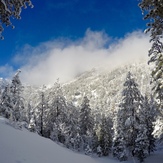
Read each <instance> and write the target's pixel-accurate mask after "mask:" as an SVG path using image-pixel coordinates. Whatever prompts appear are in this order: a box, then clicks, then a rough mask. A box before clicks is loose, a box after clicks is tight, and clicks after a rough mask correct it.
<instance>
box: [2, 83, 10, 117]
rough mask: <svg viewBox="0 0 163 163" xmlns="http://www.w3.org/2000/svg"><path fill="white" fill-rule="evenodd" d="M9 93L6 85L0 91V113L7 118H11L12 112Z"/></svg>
mask: <svg viewBox="0 0 163 163" xmlns="http://www.w3.org/2000/svg"><path fill="white" fill-rule="evenodd" d="M10 95H11V94H10V87H9V85H7V86H6V87H5V88H4V90H3V91H2V95H1V103H0V115H2V116H4V117H5V118H7V119H9V118H11V117H12V114H13V108H12V105H11V96H10Z"/></svg>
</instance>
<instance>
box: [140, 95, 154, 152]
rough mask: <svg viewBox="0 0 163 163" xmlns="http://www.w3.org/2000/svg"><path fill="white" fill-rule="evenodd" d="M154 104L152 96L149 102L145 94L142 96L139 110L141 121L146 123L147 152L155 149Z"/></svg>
mask: <svg viewBox="0 0 163 163" xmlns="http://www.w3.org/2000/svg"><path fill="white" fill-rule="evenodd" d="M156 114H157V113H156V105H155V102H154V99H153V97H151V100H150V102H149V100H148V98H147V96H145V98H144V102H143V110H142V111H141V112H140V117H142V118H141V121H142V122H143V123H144V124H145V125H146V130H147V132H146V135H147V138H148V141H149V145H148V154H150V153H151V152H154V151H155V138H154V135H153V131H154V122H155V119H156Z"/></svg>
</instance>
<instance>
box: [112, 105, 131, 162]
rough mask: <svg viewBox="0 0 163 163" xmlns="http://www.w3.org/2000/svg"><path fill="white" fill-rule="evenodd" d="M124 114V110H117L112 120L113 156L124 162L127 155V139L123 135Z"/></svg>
mask: <svg viewBox="0 0 163 163" xmlns="http://www.w3.org/2000/svg"><path fill="white" fill-rule="evenodd" d="M125 120H126V112H125V109H124V108H119V109H118V113H117V116H116V118H115V120H114V138H113V156H114V157H117V158H118V159H119V160H120V161H126V160H127V159H128V155H127V143H128V142H127V139H126V133H125Z"/></svg>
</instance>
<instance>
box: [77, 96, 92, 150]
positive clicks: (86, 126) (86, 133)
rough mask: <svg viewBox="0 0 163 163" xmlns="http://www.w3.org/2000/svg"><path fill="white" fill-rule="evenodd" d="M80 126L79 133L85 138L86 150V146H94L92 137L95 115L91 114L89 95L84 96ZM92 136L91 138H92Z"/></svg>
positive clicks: (84, 146)
mask: <svg viewBox="0 0 163 163" xmlns="http://www.w3.org/2000/svg"><path fill="white" fill-rule="evenodd" d="M79 127H80V131H79V134H80V136H81V137H82V139H83V143H84V144H83V145H82V149H83V150H85V149H86V148H87V149H88V146H89V148H92V147H91V146H92V145H91V143H92V142H91V139H92V136H93V127H94V122H93V117H92V115H91V108H90V105H89V100H88V98H87V96H84V98H83V102H82V105H81V109H80V113H79ZM90 138H91V139H90Z"/></svg>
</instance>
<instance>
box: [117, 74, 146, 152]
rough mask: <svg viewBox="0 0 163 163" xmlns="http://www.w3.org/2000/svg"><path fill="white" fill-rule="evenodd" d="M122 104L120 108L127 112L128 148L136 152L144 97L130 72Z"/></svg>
mask: <svg viewBox="0 0 163 163" xmlns="http://www.w3.org/2000/svg"><path fill="white" fill-rule="evenodd" d="M122 96H123V97H122V102H121V104H120V107H121V108H122V109H124V111H125V117H124V118H125V120H126V121H125V124H124V125H125V133H126V135H127V137H126V141H127V142H128V144H127V146H128V147H129V148H131V151H133V150H134V146H135V139H136V135H137V132H138V125H139V117H138V112H139V109H141V107H142V103H143V96H142V95H141V93H140V91H139V89H138V84H137V83H136V82H135V79H134V78H133V75H132V74H131V72H128V74H127V77H126V81H125V83H124V89H123V92H122Z"/></svg>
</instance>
